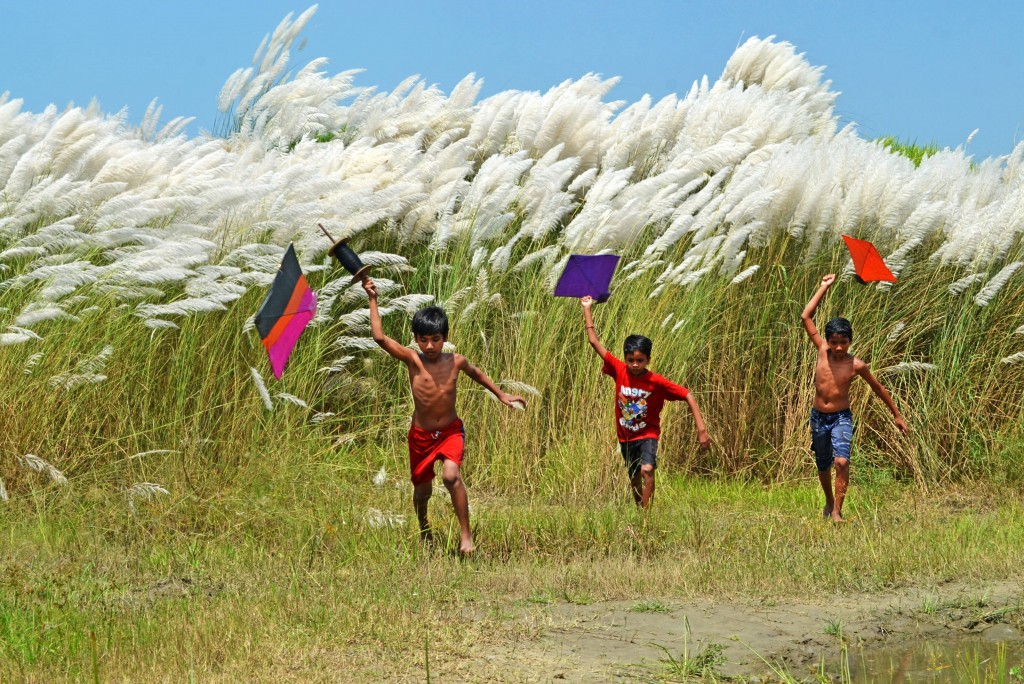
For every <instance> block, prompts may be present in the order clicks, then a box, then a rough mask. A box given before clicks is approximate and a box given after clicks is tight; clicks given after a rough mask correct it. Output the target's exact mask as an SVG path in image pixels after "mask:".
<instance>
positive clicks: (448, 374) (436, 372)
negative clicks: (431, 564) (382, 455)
mask: <svg viewBox="0 0 1024 684" xmlns="http://www.w3.org/2000/svg"><path fill="white" fill-rule="evenodd" d="M363 289H364V290H366V294H367V295H368V296H369V298H370V329H371V330H372V331H373V340H374V342H376V343H377V344H379V345H380V346H381V348H383V349H384V351H386V352H387V353H388V354H390V355H391V356H393V357H395V358H396V359H398V360H399V361H401V362H403V363H404V364H405V365H406V366H407V367H408V368H409V385H410V387H411V388H412V398H413V404H414V409H413V413H412V427H410V428H409V468H410V470H411V472H412V484H413V505H414V506H415V508H416V517H417V518H419V523H420V536H421V537H422V538H423V539H424V540H429V539H430V538H431V536H430V524H429V523H428V522H427V503H428V502H429V501H430V495H431V494H432V493H433V485H432V482H433V480H434V461H436V460H438V459H441V461H442V469H441V478H442V480H443V481H444V486H445V487H446V488H447V489H448V493H449V494H451V498H452V507H453V508H454V509H455V516H456V517H457V518H458V519H459V527H461V528H462V540H461V542H460V544H459V552H460V553H461V554H463V555H468V554H471V553H473V551H474V550H476V547H475V546H474V545H473V536H472V533H471V532H470V529H469V501H468V499H467V498H466V487H465V486H464V485H463V483H462V471H461V466H462V454H463V446H464V440H463V435H464V434H465V433H464V430H463V426H462V421H461V420H459V417H458V415H456V413H455V389H456V381H457V380H458V377H459V372H460V371H461V372H462V373H464V374H466V375H468V376H469V377H470V379H472V380H475V381H476V382H478V383H480V384H481V385H483V386H484V387H486V388H487V389H489V390H490V391H491V392H492V393H493V394H494V396H496V397H497V398H498V400H499V401H501V403H503V404H506V405H508V406H512V405H513V404H517V403H518V404H520V405H522V406H525V405H526V400H525V399H523V398H522V397H518V396H514V395H510V394H506V393H505V392H502V391H501V390H500V389H498V387H497V385H495V384H494V382H493V381H492V380H491V379H490V378H489V377H487V375H486V374H485V373H484V372H483V371H481V370H480V369H478V368H475V367H474V366H473V365H471V364H470V363H469V361H467V360H466V357H464V356H462V355H461V354H449V353H446V352H444V351H443V347H444V343H445V342H446V341H447V340H448V316H447V315H445V312H444V310H443V309H441V307H438V306H428V307H426V308H425V309H420V310H419V311H417V312H416V315H415V316H413V319H412V332H413V335H415V337H416V344H417V346H419V349H420V351H419V353H417V352H416V351H414V350H412V349H410V348H409V347H406V346H404V345H402V344H399V343H398V342H396V341H395V340H393V339H391V338H390V337H388V336H387V335H385V334H384V328H383V326H382V325H381V321H380V311H379V310H378V309H377V289H376V287H374V284H373V280H372V279H371V278H364V279H363Z"/></svg>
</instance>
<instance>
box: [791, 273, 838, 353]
mask: <svg viewBox="0 0 1024 684" xmlns="http://www.w3.org/2000/svg"><path fill="white" fill-rule="evenodd" d="M834 282H836V274H835V273H829V274H828V275H827V276H825V277H824V278H822V279H821V286H820V287H819V288H818V291H817V292H815V293H814V296H812V297H811V300H810V301H809V302H807V306H805V307H804V311H803V313H801V314H800V320H801V321H802V322H803V324H804V330H806V331H807V335H808V337H810V338H811V342H813V343H814V346H815V347H817V348H818V349H821V346H822V345H823V344H825V340H824V339H823V338H822V337H821V334H820V333H818V328H817V327H816V326H815V325H814V312H815V311H816V310H817V308H818V304H820V303H821V298H822V297H824V296H825V293H826V292H828V288H830V287H832V283H834Z"/></svg>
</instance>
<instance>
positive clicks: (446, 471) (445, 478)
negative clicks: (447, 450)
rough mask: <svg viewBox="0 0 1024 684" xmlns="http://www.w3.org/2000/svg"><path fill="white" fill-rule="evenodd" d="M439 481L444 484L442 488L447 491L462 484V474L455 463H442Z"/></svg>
mask: <svg viewBox="0 0 1024 684" xmlns="http://www.w3.org/2000/svg"><path fill="white" fill-rule="evenodd" d="M441 481H442V482H444V486H445V487H447V488H448V489H451V488H452V487H454V486H456V485H458V484H459V483H460V482H462V472H461V471H460V470H459V466H458V465H457V464H456V463H455V462H453V461H445V462H444V468H443V469H442V471H441Z"/></svg>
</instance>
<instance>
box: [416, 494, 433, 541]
mask: <svg viewBox="0 0 1024 684" xmlns="http://www.w3.org/2000/svg"><path fill="white" fill-rule="evenodd" d="M433 493H434V486H433V481H432V480H427V481H426V482H423V483H420V484H418V485H415V486H413V490H412V505H413V506H414V507H415V508H416V518H417V519H419V521H420V539H421V540H423V541H427V542H428V541H431V540H432V539H433V536H432V535H431V534H430V523H429V522H428V521H427V503H429V502H430V495H431V494H433Z"/></svg>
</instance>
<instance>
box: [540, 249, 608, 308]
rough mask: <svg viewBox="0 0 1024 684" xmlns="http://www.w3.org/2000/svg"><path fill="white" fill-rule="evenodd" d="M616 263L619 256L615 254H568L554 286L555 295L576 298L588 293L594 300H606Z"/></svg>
mask: <svg viewBox="0 0 1024 684" xmlns="http://www.w3.org/2000/svg"><path fill="white" fill-rule="evenodd" d="M618 263H619V257H618V256H617V255H615V254H600V255H598V256H587V255H585V254H570V255H569V261H568V262H567V263H566V264H565V270H564V271H562V277H561V278H559V279H558V285H556V286H555V296H556V297H575V298H577V299H578V298H580V297H586V296H588V295H589V296H590V297H593V298H594V301H597V302H607V301H608V296H609V294H610V292H609V291H608V286H609V285H610V284H611V282H612V276H613V275H614V274H615V267H616V266H617V265H618Z"/></svg>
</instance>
